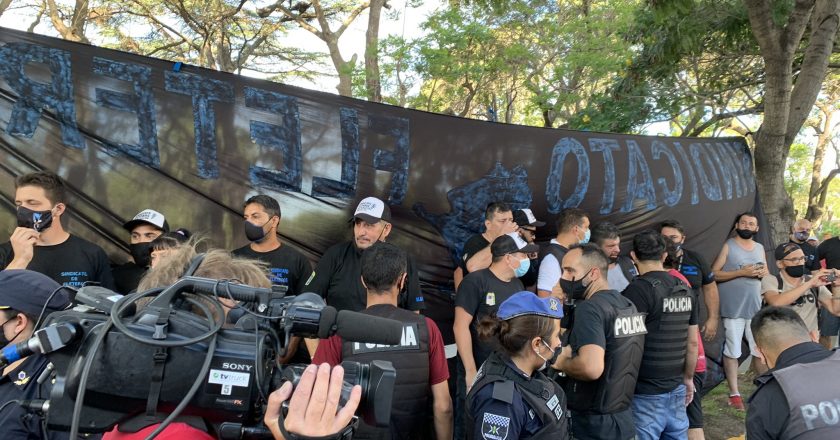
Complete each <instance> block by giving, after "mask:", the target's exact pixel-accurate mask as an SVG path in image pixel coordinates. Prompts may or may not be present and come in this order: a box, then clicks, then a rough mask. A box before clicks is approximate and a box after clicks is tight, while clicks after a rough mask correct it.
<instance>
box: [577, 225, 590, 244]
mask: <svg viewBox="0 0 840 440" xmlns="http://www.w3.org/2000/svg"><path fill="white" fill-rule="evenodd" d="M590 237H592V231H590V230H589V228H586V233H585V234H583V240H581V241H580V244H586V243H589V238H590Z"/></svg>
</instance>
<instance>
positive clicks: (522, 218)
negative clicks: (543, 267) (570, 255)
mask: <svg viewBox="0 0 840 440" xmlns="http://www.w3.org/2000/svg"><path fill="white" fill-rule="evenodd" d="M513 222H514V223H516V225H517V226H518V227H519V231H518V233H519V236H520V237H521V238H522V239H523V240H525V242H527V243H530V244H534V241H535V240H536V239H537V228H540V227H543V226H545V222H541V221H539V220H537V218H536V217H535V216H534V213H533V212H531V210H530V209H517V210H515V211H513ZM528 259H530V260H531V267H530V268H528V273H526V274H525V275H523V276H521V277H519V281H522V284H523V285H524V286H525V287H527V288H529V289H530V288H531V287H533V286H535V285H536V284H537V276H538V275H539V274H540V266H539V264H540V260H539V252H533V253H531V254H528Z"/></svg>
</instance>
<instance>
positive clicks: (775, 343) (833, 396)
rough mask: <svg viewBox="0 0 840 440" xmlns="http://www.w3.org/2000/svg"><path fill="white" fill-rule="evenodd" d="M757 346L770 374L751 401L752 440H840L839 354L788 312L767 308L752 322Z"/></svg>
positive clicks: (749, 426)
mask: <svg viewBox="0 0 840 440" xmlns="http://www.w3.org/2000/svg"><path fill="white" fill-rule="evenodd" d="M751 327H752V333H753V337H754V338H755V344H756V347H757V350H758V352H759V353H760V354H761V357H762V358H763V359H764V361H765V362H766V363H767V366H768V367H770V370H769V371H767V372H766V373H764V374H762V375H761V376H759V377H758V378H757V379H756V380H755V383H756V385H758V388H757V389H756V390H755V392H754V393H753V395H752V397H751V398H750V401H749V409H748V411H747V438H748V439H750V440H770V439H790V438H797V439H829V438H832V439H836V438H840V420H838V414H840V382H838V381H836V380H831V379H832V378H833V377H834V376H835V375H836V372H837V371H838V369H840V351H837V352H835V351H829V350H826V349H825V348H824V347H823V346H822V345H820V344H817V343H816V342H815V341H816V340H817V335H816V332H809V331H808V328H807V327H806V326H805V322H804V321H802V318H800V317H799V315H798V314H797V313H796V312H795V311H793V310H792V309H791V308H789V307H765V308H763V309H761V310H759V311H758V313H756V314H755V315H754V316H753V318H752V322H751Z"/></svg>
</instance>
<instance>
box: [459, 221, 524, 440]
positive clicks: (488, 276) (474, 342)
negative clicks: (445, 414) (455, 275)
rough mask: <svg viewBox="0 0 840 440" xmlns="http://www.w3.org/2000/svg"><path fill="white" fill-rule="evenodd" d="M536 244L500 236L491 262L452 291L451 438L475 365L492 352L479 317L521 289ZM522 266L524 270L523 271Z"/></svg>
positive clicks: (471, 380) (495, 241) (493, 249)
mask: <svg viewBox="0 0 840 440" xmlns="http://www.w3.org/2000/svg"><path fill="white" fill-rule="evenodd" d="M537 250H539V247H538V246H537V245H535V244H527V243H526V242H525V241H524V240H523V241H519V242H518V244H517V240H515V239H514V238H513V237H512V236H510V235H507V234H506V235H502V236H500V237H498V238H496V239H495V240H493V243H492V244H491V245H490V252H491V257H492V263H490V267H488V268H487V269H481V270H478V271H476V272H471V273H469V274H468V275H467V276H466V277H464V281H463V282H462V283H461V285H460V286H459V287H458V292H457V293H456V294H455V323H454V325H453V326H452V329H453V332H454V333H455V344H456V345H457V347H458V362H457V364H456V369H457V382H456V385H455V395H456V399H455V437H456V438H461V435H463V434H464V433H463V432H460V431H462V428H463V427H464V426H465V421H464V420H463V419H464V414H465V413H466V406H465V405H466V403H465V399H466V396H467V393H468V392H469V388H470V387H471V386H472V384H473V381H474V380H475V375H476V373H477V371H478V367H480V366H481V364H482V363H484V361H485V360H486V359H487V357H488V356H490V353H492V352H493V349H494V345H493V344H492V343H491V342H488V341H481V340H479V338H478V332H477V325H478V322H479V321H480V320H481V318H483V317H485V316H488V315H491V314H493V313H495V312H496V311H497V310H498V309H499V305H501V304H502V302H504V301H505V300H506V299H508V298H510V297H511V296H512V295H513V294H514V293H517V292H521V291H523V290H525V286H523V285H522V282H521V281H519V278H518V275H523V274H524V273H525V272H527V270H528V267H527V266H528V265H530V259H529V258H528V254H529V253H531V252H536V251H537ZM523 268H524V270H523Z"/></svg>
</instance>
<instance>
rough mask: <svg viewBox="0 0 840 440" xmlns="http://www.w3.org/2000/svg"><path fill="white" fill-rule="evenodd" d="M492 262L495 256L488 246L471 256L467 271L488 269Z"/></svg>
mask: <svg viewBox="0 0 840 440" xmlns="http://www.w3.org/2000/svg"><path fill="white" fill-rule="evenodd" d="M492 262H493V254H491V253H490V246H487V247H485V248H484V249H482V250H480V251H478V252H476V253H475V254H473V255H472V256H470V259H469V260H467V271H469V272H475V271H477V270H481V269H487V268H488V267H490V263H492Z"/></svg>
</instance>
